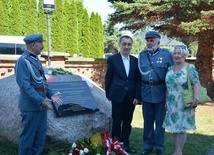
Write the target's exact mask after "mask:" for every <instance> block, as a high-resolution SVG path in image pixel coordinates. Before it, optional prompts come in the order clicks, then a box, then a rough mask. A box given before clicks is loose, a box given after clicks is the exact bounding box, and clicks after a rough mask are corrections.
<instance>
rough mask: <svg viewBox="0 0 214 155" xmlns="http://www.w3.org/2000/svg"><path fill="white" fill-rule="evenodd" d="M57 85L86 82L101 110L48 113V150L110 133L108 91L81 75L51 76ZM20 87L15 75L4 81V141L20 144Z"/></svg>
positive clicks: (0, 127) (0, 124) (0, 93)
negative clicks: (62, 115) (60, 115)
mask: <svg viewBox="0 0 214 155" xmlns="http://www.w3.org/2000/svg"><path fill="white" fill-rule="evenodd" d="M50 78H54V79H55V81H56V82H63V81H80V80H86V81H87V84H88V85H89V86H90V87H91V88H92V89H91V93H92V95H93V97H94V99H95V102H96V103H97V104H98V107H99V111H96V112H93V113H85V114H81V115H72V116H67V117H56V114H55V112H54V111H53V110H48V130H47V138H46V144H45V148H46V149H48V148H51V147H56V146H62V145H65V144H70V143H72V142H74V141H76V140H78V139H82V138H88V137H90V136H92V135H93V134H95V133H96V132H101V133H103V132H105V131H110V129H111V121H112V120H111V104H110V102H109V101H108V100H107V99H106V97H105V92H104V90H103V89H101V88H100V87H99V86H97V85H96V84H95V83H94V82H92V81H91V80H89V79H87V78H85V77H81V76H79V75H70V74H64V75H58V74H57V75H51V77H50ZM18 97H19V88H18V85H17V84H16V79H15V75H11V76H9V77H6V78H4V79H1V80H0V104H1V106H0V107H1V108H0V109H1V110H0V111H1V121H0V141H5V140H7V141H10V142H12V143H14V144H18V138H19V134H20V132H21V116H20V111H19V109H18V104H17V103H18Z"/></svg>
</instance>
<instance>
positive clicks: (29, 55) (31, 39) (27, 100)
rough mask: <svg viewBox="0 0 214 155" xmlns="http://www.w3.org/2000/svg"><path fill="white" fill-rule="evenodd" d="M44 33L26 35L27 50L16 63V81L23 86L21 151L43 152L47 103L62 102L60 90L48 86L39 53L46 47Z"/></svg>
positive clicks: (23, 153) (21, 154) (31, 154)
mask: <svg viewBox="0 0 214 155" xmlns="http://www.w3.org/2000/svg"><path fill="white" fill-rule="evenodd" d="M43 41H44V40H43V38H42V35H41V34H31V35H28V36H26V37H25V38H24V42H25V44H26V50H25V51H24V53H23V54H22V55H21V57H20V58H19V59H18V60H17V62H16V65H15V74H16V82H17V84H18V86H19V88H20V96H19V103H18V107H19V109H20V111H21V116H22V132H21V135H20V137H19V146H18V147H19V149H18V154H19V155H40V154H42V151H43V146H44V142H45V137H46V130H47V109H52V108H51V107H50V106H49V105H48V104H49V102H51V101H53V102H54V103H57V104H59V105H61V104H62V101H61V100H60V99H59V94H54V93H53V92H52V91H51V90H50V89H49V87H48V84H47V82H46V78H45V75H44V71H43V68H42V65H41V62H40V61H39V58H38V55H39V54H41V51H42V49H43Z"/></svg>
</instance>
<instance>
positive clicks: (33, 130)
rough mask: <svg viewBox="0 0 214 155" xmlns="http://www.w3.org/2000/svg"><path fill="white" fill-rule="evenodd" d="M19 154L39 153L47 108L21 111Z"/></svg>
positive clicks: (30, 154)
mask: <svg viewBox="0 0 214 155" xmlns="http://www.w3.org/2000/svg"><path fill="white" fill-rule="evenodd" d="M21 116H22V132H21V135H20V137H19V150H18V152H19V155H41V154H42V151H43V145H44V143H45V138H46V131H47V110H42V111H21Z"/></svg>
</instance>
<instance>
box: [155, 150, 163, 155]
mask: <svg viewBox="0 0 214 155" xmlns="http://www.w3.org/2000/svg"><path fill="white" fill-rule="evenodd" d="M156 154H157V155H164V151H161V150H156Z"/></svg>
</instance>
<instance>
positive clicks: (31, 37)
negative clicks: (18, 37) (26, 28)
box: [23, 34, 45, 44]
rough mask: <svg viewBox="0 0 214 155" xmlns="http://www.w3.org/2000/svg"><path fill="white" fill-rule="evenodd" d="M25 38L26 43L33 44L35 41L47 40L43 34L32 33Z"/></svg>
mask: <svg viewBox="0 0 214 155" xmlns="http://www.w3.org/2000/svg"><path fill="white" fill-rule="evenodd" d="M23 40H24V42H25V43H26V44H32V43H34V42H43V41H45V40H43V37H42V35H41V34H30V35H28V36H26V37H25V38H24V39H23Z"/></svg>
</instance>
